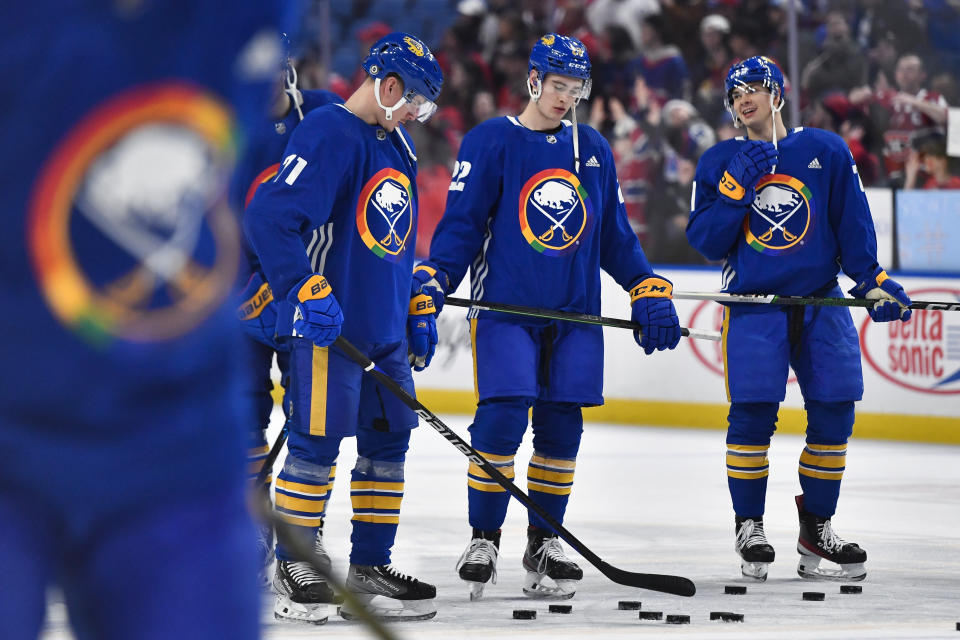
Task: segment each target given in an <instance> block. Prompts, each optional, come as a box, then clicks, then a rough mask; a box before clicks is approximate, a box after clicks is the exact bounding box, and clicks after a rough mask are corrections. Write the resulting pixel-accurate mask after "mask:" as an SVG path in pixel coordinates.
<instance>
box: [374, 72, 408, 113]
mask: <svg viewBox="0 0 960 640" xmlns="http://www.w3.org/2000/svg"><path fill="white" fill-rule="evenodd" d="M373 95H374V97H375V98H376V99H377V105H378V106H379V107H380V108H381V109H383V112H384V113H385V114H386V118H387V122H389V121H391V120H393V112H394V111H396V110H397V109H399V108H401V107H402V106H403V105H405V104H406V103H407V99H406V98H400V100H398V101H397V104H395V105H393V106H392V107H385V106H384V105H383V103H382V102H381V101H380V78H377V79H376V80H374V82H373Z"/></svg>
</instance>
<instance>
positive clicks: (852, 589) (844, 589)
mask: <svg viewBox="0 0 960 640" xmlns="http://www.w3.org/2000/svg"><path fill="white" fill-rule="evenodd" d="M840 593H863V587H861V586H860V585H858V584H842V585H840Z"/></svg>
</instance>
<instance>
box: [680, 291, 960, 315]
mask: <svg viewBox="0 0 960 640" xmlns="http://www.w3.org/2000/svg"><path fill="white" fill-rule="evenodd" d="M673 297H674V298H675V299H677V300H713V301H714V302H746V303H749V304H782V305H794V306H796V305H809V306H817V307H872V306H873V305H874V304H876V302H877V301H876V300H864V299H863V298H811V297H803V296H777V295H761V294H739V293H719V292H712V291H705V292H695V291H674V292H673ZM910 308H911V309H927V310H930V311H960V302H931V301H926V300H914V301H912V302H911V303H910Z"/></svg>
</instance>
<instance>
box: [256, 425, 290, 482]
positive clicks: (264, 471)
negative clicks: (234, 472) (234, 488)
mask: <svg viewBox="0 0 960 640" xmlns="http://www.w3.org/2000/svg"><path fill="white" fill-rule="evenodd" d="M289 430H290V419H289V418H287V419H286V420H285V421H284V423H283V427H281V428H280V433H278V434H277V439H276V440H274V441H273V446H272V447H270V452H269V453H267V457H266V458H264V459H263V466H262V467H260V472H259V473H257V478H256V480H254V483H253V486H255V487H260V486H263V485H264V484H266V481H267V476H269V475H270V473H271V472H272V471H273V463H274V462H276V461H277V458H278V457H280V450H281V449H283V443H285V442H286V441H287V432H288V431H289Z"/></svg>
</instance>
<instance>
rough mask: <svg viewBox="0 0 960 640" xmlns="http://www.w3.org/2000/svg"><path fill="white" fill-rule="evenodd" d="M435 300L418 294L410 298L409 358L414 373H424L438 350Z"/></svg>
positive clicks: (408, 320) (408, 318)
mask: <svg viewBox="0 0 960 640" xmlns="http://www.w3.org/2000/svg"><path fill="white" fill-rule="evenodd" d="M435 314H436V308H435V307H434V306H433V298H431V297H430V296H429V295H427V294H426V293H418V294H417V295H415V296H413V297H412V298H410V314H409V315H408V316H407V347H408V351H407V357H408V359H409V360H410V366H412V367H413V370H414V371H423V370H424V369H426V368H427V367H428V366H430V361H431V360H432V359H433V353H434V351H436V350H437V318H436V315H435Z"/></svg>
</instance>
